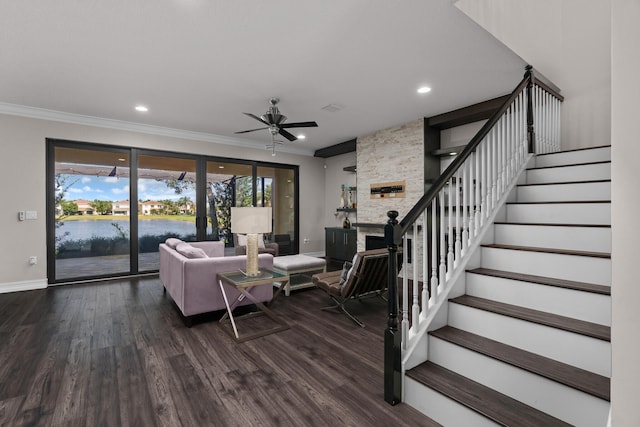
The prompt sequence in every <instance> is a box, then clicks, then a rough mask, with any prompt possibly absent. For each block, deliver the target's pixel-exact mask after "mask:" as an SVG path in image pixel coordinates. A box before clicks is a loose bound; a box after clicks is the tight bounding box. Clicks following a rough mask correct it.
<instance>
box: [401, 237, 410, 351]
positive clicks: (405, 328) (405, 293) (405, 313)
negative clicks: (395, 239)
mask: <svg viewBox="0 0 640 427" xmlns="http://www.w3.org/2000/svg"><path fill="white" fill-rule="evenodd" d="M408 244H409V242H408V238H407V234H406V233H405V234H404V235H403V236H402V247H403V248H404V249H405V251H406V250H407V249H408ZM402 272H403V274H402V346H403V348H404V349H406V346H407V340H408V339H409V263H408V262H407V254H406V253H405V254H404V255H403V257H402Z"/></svg>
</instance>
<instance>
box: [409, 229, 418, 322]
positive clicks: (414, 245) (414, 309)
mask: <svg viewBox="0 0 640 427" xmlns="http://www.w3.org/2000/svg"><path fill="white" fill-rule="evenodd" d="M411 253H412V254H413V272H412V273H413V280H412V282H413V291H412V294H413V298H412V299H413V304H412V305H411V327H412V328H414V329H417V328H418V327H419V326H420V287H419V285H420V283H419V281H418V268H419V265H418V264H419V263H420V257H418V221H416V222H414V223H413V230H412V236H411Z"/></svg>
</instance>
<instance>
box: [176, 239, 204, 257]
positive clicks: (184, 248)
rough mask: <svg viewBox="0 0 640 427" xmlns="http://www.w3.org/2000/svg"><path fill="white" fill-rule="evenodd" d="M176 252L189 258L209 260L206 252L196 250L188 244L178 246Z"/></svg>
mask: <svg viewBox="0 0 640 427" xmlns="http://www.w3.org/2000/svg"><path fill="white" fill-rule="evenodd" d="M176 251H177V252H178V253H179V254H182V255H184V256H186V257H187V258H209V257H208V256H207V254H206V253H205V251H203V250H202V249H200V248H194V247H193V246H191V245H190V244H188V243H184V242H182V243H180V244H178V246H176Z"/></svg>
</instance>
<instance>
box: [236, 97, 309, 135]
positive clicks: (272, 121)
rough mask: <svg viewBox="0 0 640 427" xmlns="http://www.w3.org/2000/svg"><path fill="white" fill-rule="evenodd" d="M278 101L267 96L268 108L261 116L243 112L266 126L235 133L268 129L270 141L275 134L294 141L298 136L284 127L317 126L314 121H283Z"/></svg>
mask: <svg viewBox="0 0 640 427" xmlns="http://www.w3.org/2000/svg"><path fill="white" fill-rule="evenodd" d="M278 102H280V99H278V98H269V104H270V107H269V110H267V112H266V113H264V114H263V115H262V116H261V117H258V116H256V115H255V114H251V113H243V114H245V115H247V116H249V117H251V118H253V119H256V120H257V121H259V122H261V123H263V124H265V125H266V127H261V128H257V129H249V130H242V131H239V132H235V133H247V132H254V131H256V130H264V129H269V131H270V132H271V140H272V142H273V141H275V136H276V135H277V134H280V135H282V136H284V137H285V138H287V139H288V140H289V141H295V140H297V139H298V138H297V137H296V136H295V135H293V134H292V133H290V132H288V131H287V130H285V129H291V128H310V127H318V124H317V123H316V122H297V123H285V121H286V120H287V116H285V115H283V114H280V110H279V109H278Z"/></svg>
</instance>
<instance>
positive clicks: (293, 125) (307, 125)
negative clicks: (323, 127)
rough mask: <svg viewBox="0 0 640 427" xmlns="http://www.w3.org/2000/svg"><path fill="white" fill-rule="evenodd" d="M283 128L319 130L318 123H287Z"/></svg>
mask: <svg viewBox="0 0 640 427" xmlns="http://www.w3.org/2000/svg"><path fill="white" fill-rule="evenodd" d="M280 127H281V128H285V129H286V128H317V127H318V124H317V123H316V122H297V123H285V124H282V125H280Z"/></svg>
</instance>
